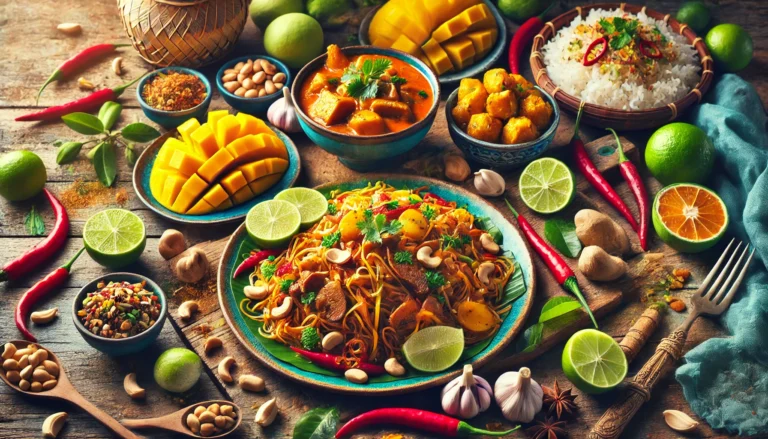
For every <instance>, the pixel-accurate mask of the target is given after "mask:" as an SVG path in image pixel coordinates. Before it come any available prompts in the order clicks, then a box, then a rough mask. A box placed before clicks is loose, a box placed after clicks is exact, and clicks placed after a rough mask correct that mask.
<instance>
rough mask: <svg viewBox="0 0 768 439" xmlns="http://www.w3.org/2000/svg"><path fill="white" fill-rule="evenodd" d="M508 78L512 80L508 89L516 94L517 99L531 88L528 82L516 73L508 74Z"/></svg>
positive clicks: (531, 85)
mask: <svg viewBox="0 0 768 439" xmlns="http://www.w3.org/2000/svg"><path fill="white" fill-rule="evenodd" d="M509 77H510V79H511V80H512V86H511V87H510V88H511V89H512V90H514V91H515V92H516V93H517V97H519V98H521V97H523V96H521V95H522V93H524V92H525V91H527V90H530V89H532V88H533V84H531V82H530V81H528V80H527V79H525V78H524V77H523V75H518V74H517V73H510V74H509Z"/></svg>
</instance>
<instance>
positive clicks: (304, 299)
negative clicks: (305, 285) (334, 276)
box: [301, 291, 317, 305]
mask: <svg viewBox="0 0 768 439" xmlns="http://www.w3.org/2000/svg"><path fill="white" fill-rule="evenodd" d="M316 297H317V293H316V292H314V291H310V292H308V293H307V294H304V295H302V296H301V303H302V305H310V304H311V303H312V302H314V301H315V298H316Z"/></svg>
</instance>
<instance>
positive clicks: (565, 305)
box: [539, 296, 581, 323]
mask: <svg viewBox="0 0 768 439" xmlns="http://www.w3.org/2000/svg"><path fill="white" fill-rule="evenodd" d="M560 297H563V298H565V299H569V300H565V301H560V302H558V304H556V305H554V306H551V307H550V309H547V310H544V309H542V310H541V315H540V316H539V323H545V322H549V321H552V320H554V319H556V318H558V317H560V316H563V315H565V314H567V313H569V312H571V311H573V310H576V309H580V308H581V304H580V303H579V301H578V300H576V299H574V298H572V297H568V296H560ZM560 297H555V298H554V299H559V298H560ZM550 301H552V299H550Z"/></svg>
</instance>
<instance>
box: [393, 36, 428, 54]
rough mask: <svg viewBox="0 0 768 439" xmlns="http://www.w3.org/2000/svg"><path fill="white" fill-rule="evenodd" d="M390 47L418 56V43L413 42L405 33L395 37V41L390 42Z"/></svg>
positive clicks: (419, 51)
mask: <svg viewBox="0 0 768 439" xmlns="http://www.w3.org/2000/svg"><path fill="white" fill-rule="evenodd" d="M392 48H393V49H395V50H399V51H402V52H405V53H407V54H410V55H414V56H418V55H419V54H420V53H421V48H420V47H419V45H418V44H416V43H414V42H413V40H411V39H410V38H408V37H407V36H406V35H405V34H402V35H400V36H399V37H397V39H396V40H395V42H394V43H392Z"/></svg>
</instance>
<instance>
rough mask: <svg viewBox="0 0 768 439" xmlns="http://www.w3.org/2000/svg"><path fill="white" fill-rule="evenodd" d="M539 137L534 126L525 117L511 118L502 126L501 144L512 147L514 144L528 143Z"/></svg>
mask: <svg viewBox="0 0 768 439" xmlns="http://www.w3.org/2000/svg"><path fill="white" fill-rule="evenodd" d="M537 137H539V131H538V130H537V129H536V126H535V125H534V124H533V122H531V119H528V118H527V117H513V118H511V119H509V120H508V121H507V124H506V125H504V130H503V131H502V133H501V143H504V144H507V145H512V144H516V143H525V142H530V141H531V140H536V138H537Z"/></svg>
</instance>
